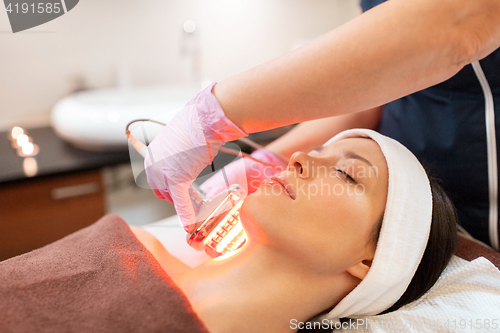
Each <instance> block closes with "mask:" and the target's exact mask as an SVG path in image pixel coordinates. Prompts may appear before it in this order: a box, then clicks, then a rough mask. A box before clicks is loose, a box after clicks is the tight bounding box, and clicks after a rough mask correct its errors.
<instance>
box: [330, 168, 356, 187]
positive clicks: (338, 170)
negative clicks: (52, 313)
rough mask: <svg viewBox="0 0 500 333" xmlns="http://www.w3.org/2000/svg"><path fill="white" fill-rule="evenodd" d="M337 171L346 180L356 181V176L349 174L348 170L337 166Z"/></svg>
mask: <svg viewBox="0 0 500 333" xmlns="http://www.w3.org/2000/svg"><path fill="white" fill-rule="evenodd" d="M335 171H337V172H338V173H339V174H340V176H341V177H342V178H343V179H344V180H346V181H347V182H353V183H356V181H355V180H354V178H352V177H351V175H349V174H348V173H347V172H345V171H344V170H342V169H339V168H335Z"/></svg>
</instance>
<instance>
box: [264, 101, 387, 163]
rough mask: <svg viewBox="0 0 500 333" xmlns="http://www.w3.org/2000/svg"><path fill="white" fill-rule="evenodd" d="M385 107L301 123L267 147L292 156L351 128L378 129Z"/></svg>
mask: <svg viewBox="0 0 500 333" xmlns="http://www.w3.org/2000/svg"><path fill="white" fill-rule="evenodd" d="M382 108H383V107H377V108H374V109H372V110H367V111H361V112H356V113H352V114H346V115H342V116H338V117H330V118H325V119H317V120H311V121H307V122H304V123H301V124H299V125H297V126H296V127H294V128H293V129H292V130H290V131H289V132H288V133H286V134H285V135H283V136H281V137H280V138H278V139H276V140H275V141H273V142H271V143H270V144H269V145H267V147H266V148H267V149H269V150H271V151H273V152H276V153H279V154H282V155H284V156H287V157H290V156H292V154H293V153H295V152H296V151H299V150H300V151H303V152H306V153H307V152H309V151H311V150H312V149H313V148H315V147H319V146H321V145H322V144H324V143H325V142H326V141H327V140H329V139H330V138H331V137H333V136H334V135H335V134H338V133H340V132H342V131H344V130H347V129H351V128H369V129H376V128H377V126H378V123H379V121H380V116H381V113H382Z"/></svg>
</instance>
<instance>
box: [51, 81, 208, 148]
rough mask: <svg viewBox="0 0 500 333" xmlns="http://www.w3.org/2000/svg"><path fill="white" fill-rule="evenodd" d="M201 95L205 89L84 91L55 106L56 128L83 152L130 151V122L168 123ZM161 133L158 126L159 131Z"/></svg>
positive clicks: (54, 118) (199, 87)
mask: <svg viewBox="0 0 500 333" xmlns="http://www.w3.org/2000/svg"><path fill="white" fill-rule="evenodd" d="M199 91H201V86H155V87H134V88H114V89H99V90H88V91H83V92H79V93H76V94H73V95H71V96H68V97H66V98H64V99H62V100H60V101H59V102H58V103H57V104H56V105H55V106H54V109H53V110H52V127H53V128H54V130H55V131H56V133H57V134H58V135H59V136H60V137H61V138H63V139H64V140H66V141H68V142H70V143H71V144H73V145H75V146H76V147H79V148H82V149H86V150H94V151H110V150H126V149H127V138H126V136H125V126H126V125H127V124H128V123H129V122H130V121H132V120H134V119H139V118H148V119H150V118H153V119H157V120H160V121H162V122H168V121H169V120H170V119H171V118H172V117H173V115H174V114H175V113H176V112H177V111H178V110H179V109H181V108H182V107H183V106H184V105H185V104H186V103H187V102H188V101H189V100H190V99H192V98H193V97H194V96H195V95H196V94H197V93H198V92H199ZM148 126H151V125H148ZM159 129H161V128H160V127H158V126H156V129H155V130H158V131H159Z"/></svg>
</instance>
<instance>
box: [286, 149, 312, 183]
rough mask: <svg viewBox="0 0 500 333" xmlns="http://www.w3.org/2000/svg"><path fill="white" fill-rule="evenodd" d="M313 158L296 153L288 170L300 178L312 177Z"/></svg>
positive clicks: (289, 163) (291, 158)
mask: <svg viewBox="0 0 500 333" xmlns="http://www.w3.org/2000/svg"><path fill="white" fill-rule="evenodd" d="M311 167H312V165H311V156H309V155H307V154H306V153H303V152H301V151H298V152H295V153H294V154H293V155H292V157H290V161H289V162H288V168H287V169H288V170H289V171H293V172H295V173H297V174H298V175H299V177H300V178H309V177H311Z"/></svg>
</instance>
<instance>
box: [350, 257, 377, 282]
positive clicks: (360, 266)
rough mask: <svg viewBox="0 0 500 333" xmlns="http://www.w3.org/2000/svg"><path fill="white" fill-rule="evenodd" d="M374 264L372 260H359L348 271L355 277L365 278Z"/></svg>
mask: <svg viewBox="0 0 500 333" xmlns="http://www.w3.org/2000/svg"><path fill="white" fill-rule="evenodd" d="M371 266H372V260H363V261H360V262H358V263H357V264H355V265H353V266H351V267H349V268H348V269H347V272H348V273H349V274H351V275H352V276H354V277H357V278H358V279H360V280H363V279H364V278H365V276H366V274H368V271H369V270H370V267H371Z"/></svg>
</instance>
